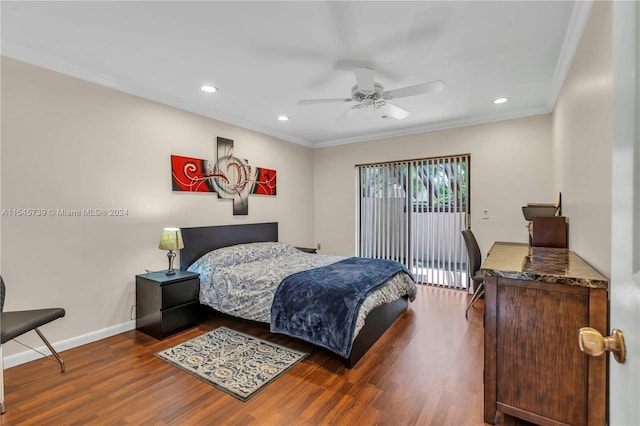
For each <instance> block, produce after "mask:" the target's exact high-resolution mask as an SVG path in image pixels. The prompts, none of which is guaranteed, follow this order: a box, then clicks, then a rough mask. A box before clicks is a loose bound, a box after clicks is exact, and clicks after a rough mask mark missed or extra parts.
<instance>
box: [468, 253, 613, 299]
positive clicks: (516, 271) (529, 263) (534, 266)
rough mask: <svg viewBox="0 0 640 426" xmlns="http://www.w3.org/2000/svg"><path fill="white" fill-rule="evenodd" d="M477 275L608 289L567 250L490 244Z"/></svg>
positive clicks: (605, 281) (578, 258)
mask: <svg viewBox="0 0 640 426" xmlns="http://www.w3.org/2000/svg"><path fill="white" fill-rule="evenodd" d="M480 272H482V273H484V274H485V275H489V276H498V277H505V278H512V279H516V280H532V281H544V282H548V283H554V284H567V285H577V286H581V287H592V288H604V289H607V288H608V287H609V281H608V280H607V278H606V277H605V276H604V275H602V274H601V273H599V272H598V271H596V270H595V269H594V268H593V267H592V266H591V265H589V264H588V263H587V262H585V261H584V260H582V259H581V258H580V257H579V256H578V255H577V254H575V253H574V252H572V251H571V250H568V249H559V248H545V247H529V245H528V244H523V243H508V242H496V243H494V244H493V247H491V250H490V251H489V255H488V257H487V259H486V260H485V261H484V262H483V263H482V266H481V267H480Z"/></svg>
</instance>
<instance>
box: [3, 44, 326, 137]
mask: <svg viewBox="0 0 640 426" xmlns="http://www.w3.org/2000/svg"><path fill="white" fill-rule="evenodd" d="M1 48H2V50H1V53H2V56H6V57H8V58H12V59H15V60H18V61H22V62H26V63H28V64H31V65H34V66H37V67H40V68H45V69H48V70H50V71H54V72H58V73H61V74H64V75H67V76H71V77H75V78H78V79H80V80H84V81H88V82H90V83H95V84H97V85H99V86H103V87H108V88H110V89H113V90H117V91H119V92H123V93H127V94H129V95H133V96H138V97H140V98H144V99H147V100H150V101H154V102H158V103H161V104H163V105H168V106H171V107H174V108H178V109H181V110H183V111H188V112H192V113H194V114H198V115H201V116H204V117H207V118H212V119H214V120H218V121H222V122H224V123H226V124H232V125H234V126H238V127H242V128H244V129H248V130H253V131H255V132H258V133H262V134H265V135H268V136H272V137H274V138H278V139H282V140H285V141H287V142H292V143H295V144H298V145H303V146H306V147H309V148H313V146H314V145H313V143H311V142H309V141H307V140H305V139H302V138H298V137H296V136H292V135H289V134H287V133H280V132H274V131H273V130H272V129H268V128H266V127H262V126H259V125H256V124H254V123H250V122H248V121H246V120H243V119H242V118H239V117H236V116H232V115H228V114H225V113H222V112H220V111H217V110H213V109H211V108H206V107H203V106H202V105H197V104H194V103H192V102H187V101H185V100H183V99H180V98H178V97H176V96H173V95H170V94H168V93H164V92H161V91H158V90H155V89H150V88H148V87H145V86H143V85H138V84H131V83H129V82H125V81H123V80H119V79H117V78H114V77H111V76H107V75H105V74H101V73H98V72H96V71H93V70H91V69H89V68H85V67H83V66H80V65H77V64H73V63H71V62H68V61H66V60H64V59H62V58H58V57H55V56H51V55H47V54H44V53H42V52H39V51H37V50H34V49H32V48H30V47H27V46H24V45H21V44H18V43H15V42H10V41H4V40H3V42H2V46H1Z"/></svg>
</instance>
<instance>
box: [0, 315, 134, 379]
mask: <svg viewBox="0 0 640 426" xmlns="http://www.w3.org/2000/svg"><path fill="white" fill-rule="evenodd" d="M135 328H136V322H135V320H133V321H127V322H125V323H122V324H118V325H114V326H112V327H107V328H103V329H102V330H96V331H92V332H91V333H87V334H83V335H81V336H76V337H71V338H70V339H65V340H61V341H59V342H55V343H52V345H53V347H54V349H55V350H56V351H58V352H62V351H66V350H67V349H73V348H76V347H78V346H82V345H86V344H87V343H91V342H95V341H97V340H101V339H105V338H107V337H111V336H115V335H116V334H120V333H124V332H125V331H129V330H133V329H135ZM36 349H37V350H39V351H40V352H42V353H43V354H47V355H50V354H51V351H49V349H47V347H46V346H44V345H43V346H40V347H38V348H36ZM1 353H2V352H0V356H1ZM38 358H42V355H40V354H39V353H38V352H35V351H32V350H25V351H24V352H20V353H17V354H14V355H9V356H7V357H5V358H4V368H5V369H6V368H11V367H14V366H16V365H20V364H24V363H26V362H29V361H33V360H36V359H38ZM62 358H63V359H64V355H63V356H62Z"/></svg>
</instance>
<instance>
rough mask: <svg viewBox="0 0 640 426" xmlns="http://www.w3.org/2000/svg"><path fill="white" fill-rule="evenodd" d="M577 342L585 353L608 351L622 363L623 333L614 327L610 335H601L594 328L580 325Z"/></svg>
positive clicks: (598, 353) (623, 352)
mask: <svg viewBox="0 0 640 426" xmlns="http://www.w3.org/2000/svg"><path fill="white" fill-rule="evenodd" d="M578 343H579V345H580V350H581V351H582V352H584V353H586V354H587V355H591V356H600V355H602V354H603V353H604V352H605V351H610V352H612V353H613V356H614V357H615V359H616V361H618V362H619V363H620V364H624V361H625V359H626V348H625V344H624V335H623V334H622V331H620V330H617V329H614V330H613V331H612V334H611V336H608V337H603V336H602V333H600V332H599V331H598V330H596V329H595V328H591V327H582V328H581V329H580V337H579V338H578Z"/></svg>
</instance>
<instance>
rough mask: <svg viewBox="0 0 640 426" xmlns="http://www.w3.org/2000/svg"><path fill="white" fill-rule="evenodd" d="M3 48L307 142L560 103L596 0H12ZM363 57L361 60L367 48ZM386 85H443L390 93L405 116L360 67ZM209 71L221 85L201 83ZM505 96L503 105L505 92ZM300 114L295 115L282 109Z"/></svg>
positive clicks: (522, 112)
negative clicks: (362, 78) (354, 95)
mask: <svg viewBox="0 0 640 426" xmlns="http://www.w3.org/2000/svg"><path fill="white" fill-rule="evenodd" d="M0 7H1V18H2V27H1V35H2V44H1V49H2V54H3V55H5V56H9V57H12V58H16V59H19V60H22V61H25V62H29V63H32V64H35V65H39V66H42V67H45V68H49V69H52V70H55V71H59V72H62V73H65V74H69V75H73V76H76V77H79V78H82V79H85V80H88V81H92V82H95V83H98V84H102V85H105V86H108V87H112V88H115V89H118V90H122V91H124V92H128V93H132V94H135V95H138V96H142V97H145V98H148V99H152V100H155V101H158V102H162V103H165V104H168V105H172V106H176V107H178V108H182V109H185V110H188V111H192V112H196V113H198V114H202V115H205V116H208V117H212V118H215V119H219V120H222V121H225V122H228V123H232V124H236V125H239V126H242V127H246V128H249V129H253V130H256V131H259V132H262V133H266V134H269V135H272V136H276V137H279V138H282V139H285V140H288V141H291V142H295V143H300V144H303V145H306V146H315V147H320V146H328V145H334V144H341V143H349V142H354V141H361V140H370V139H378V138H381V137H388V136H395V135H401V134H410V133H417V132H422V131H428V130H434V129H440V128H447V127H455V126H461V125H467V124H475V123H482V122H489V121H496V120H501V119H506V118H514V117H521V116H527V115H533V114H539V113H546V112H549V111H551V109H552V107H553V104H554V102H555V99H556V97H557V94H558V91H559V89H560V87H561V85H562V82H563V80H564V77H565V75H566V71H567V69H568V66H569V64H570V61H571V59H572V57H573V53H574V51H575V48H576V45H577V41H578V40H579V37H580V35H581V33H582V30H583V28H584V25H585V23H586V20H587V18H588V14H589V12H590V9H591V2H572V1H571V2H570V1H548V2H539V1H521V2H516V1H496V2H486V1H459V2H449V1H444V2H439V1H409V2H399V1H375V2H360V1H349V2H330V1H320V2H306V1H299V2H271V1H258V2H246V1H235V2H219V1H208V2H205V1H199V2H180V1H171V2H169V1H160V2H154V1H144V2H119V1H115V2H55V1H45V2H7V1H2V3H1V6H0ZM357 61H359V62H357ZM358 64H359V66H362V65H366V66H368V67H371V68H373V69H374V71H375V73H376V81H377V82H379V83H381V84H382V85H384V88H385V90H390V89H396V88H400V87H404V86H410V85H415V84H419V83H424V82H430V81H434V80H441V81H443V82H444V84H445V89H444V91H443V92H440V93H435V94H428V95H419V96H414V97H408V98H402V99H396V100H393V103H394V104H396V105H398V106H400V107H401V108H404V109H406V110H408V111H410V112H411V115H410V116H409V117H408V118H406V119H404V120H401V121H398V120H394V119H392V118H386V119H384V118H381V115H383V112H381V111H380V110H375V109H371V108H368V109H366V110H363V111H360V112H359V113H357V114H350V115H349V117H348V118H345V115H346V114H345V112H346V111H347V110H348V109H349V107H350V106H351V105H353V104H354V103H332V104H319V105H304V106H300V105H297V101H298V100H300V99H313V98H348V97H350V96H351V87H352V86H353V85H354V84H355V77H354V73H353V71H352V68H353V67H354V66H356V65H358ZM203 83H210V84H213V85H215V86H217V87H219V88H220V91H219V92H218V93H215V94H205V93H203V92H201V91H200V90H199V86H200V85H201V84H203ZM502 96H505V97H508V98H509V99H510V101H509V102H507V103H506V104H502V105H494V104H493V103H492V102H491V101H492V100H493V99H494V98H497V97H502ZM281 114H284V115H287V116H289V117H291V120H290V121H288V122H281V121H278V120H277V116H278V115H281Z"/></svg>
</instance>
